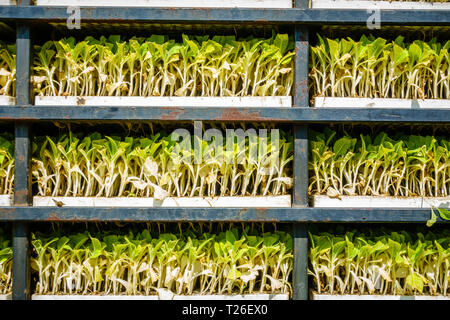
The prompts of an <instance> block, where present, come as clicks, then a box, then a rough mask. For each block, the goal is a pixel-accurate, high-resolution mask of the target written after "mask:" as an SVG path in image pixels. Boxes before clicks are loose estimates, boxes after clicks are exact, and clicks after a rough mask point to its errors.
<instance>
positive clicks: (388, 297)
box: [312, 293, 450, 300]
mask: <svg viewBox="0 0 450 320" xmlns="http://www.w3.org/2000/svg"><path fill="white" fill-rule="evenodd" d="M312 300H450V296H426V295H424V296H394V295H377V294H374V295H371V294H363V295H357V294H317V293H313V294H312Z"/></svg>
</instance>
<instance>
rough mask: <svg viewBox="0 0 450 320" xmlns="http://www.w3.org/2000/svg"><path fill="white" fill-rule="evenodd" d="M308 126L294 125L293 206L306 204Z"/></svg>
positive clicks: (305, 205) (304, 205)
mask: <svg viewBox="0 0 450 320" xmlns="http://www.w3.org/2000/svg"><path fill="white" fill-rule="evenodd" d="M308 153H309V151H308V126H306V125H296V126H294V193H293V199H292V200H293V201H292V204H293V206H295V207H307V206H308V185H309V173H308Z"/></svg>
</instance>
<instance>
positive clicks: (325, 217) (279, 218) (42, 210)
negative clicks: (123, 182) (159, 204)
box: [0, 206, 449, 223]
mask: <svg viewBox="0 0 450 320" xmlns="http://www.w3.org/2000/svg"><path fill="white" fill-rule="evenodd" d="M430 212H431V211H430V209H409V208H408V209H389V208H388V209H380V208H363V209H344V208H294V207H292V208H129V207H128V208H103V207H93V208H92V207H85V208H83V207H64V206H63V207H18V206H15V207H0V221H88V222H89V221H91V222H96V221H129V222H131V221H141V222H145V221H160V222H164V221H166V222H170V221H173V222H182V221H217V222H219V221H236V222H240V221H242V222H246V221H247V222H253V221H261V222H287V223H328V222H340V223H359V222H383V223H384V222H386V223H388V222H411V223H425V222H426V221H428V219H429V218H430ZM438 222H439V223H441V222H443V223H449V222H448V221H443V220H442V219H441V218H438Z"/></svg>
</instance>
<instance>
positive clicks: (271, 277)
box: [31, 225, 293, 295]
mask: <svg viewBox="0 0 450 320" xmlns="http://www.w3.org/2000/svg"><path fill="white" fill-rule="evenodd" d="M158 227H159V225H158ZM220 229H222V231H220V232H212V230H211V225H210V230H209V232H207V231H206V230H202V226H201V225H200V226H199V227H194V226H193V225H192V226H191V227H182V226H181V225H180V226H179V234H174V233H167V232H165V231H163V230H160V231H158V232H149V230H142V229H140V231H137V232H133V231H129V232H128V233H127V234H126V235H123V234H121V233H120V232H117V231H115V232H98V233H95V234H92V233H89V232H88V231H85V232H83V233H77V234H69V235H67V236H62V235H60V234H59V233H56V234H51V235H41V234H33V235H32V239H33V240H32V246H33V257H32V262H31V263H32V268H33V270H34V272H35V273H36V275H37V277H38V282H37V286H36V293H38V294H113V295H117V294H126V295H150V294H156V293H157V292H160V291H161V290H169V291H171V292H172V293H174V294H179V295H192V294H203V295H205V294H236V293H240V294H243V293H257V292H262V293H292V286H291V284H290V282H289V277H290V274H291V271H292V267H293V256H292V237H291V235H290V234H288V233H285V232H283V231H275V232H265V233H264V232H263V231H262V230H263V229H260V228H254V227H252V228H251V229H250V227H249V226H245V227H244V226H243V227H242V228H236V227H232V226H231V225H230V227H229V228H226V229H225V230H223V226H221V228H220Z"/></svg>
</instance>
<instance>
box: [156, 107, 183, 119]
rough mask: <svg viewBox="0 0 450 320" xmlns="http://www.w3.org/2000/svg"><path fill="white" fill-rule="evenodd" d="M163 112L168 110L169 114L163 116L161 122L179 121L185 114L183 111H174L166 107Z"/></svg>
mask: <svg viewBox="0 0 450 320" xmlns="http://www.w3.org/2000/svg"><path fill="white" fill-rule="evenodd" d="M163 110H167V113H164V114H163V115H161V120H177V119H178V117H179V115H180V114H183V111H182V110H180V109H178V108H177V109H174V108H169V107H165V108H163Z"/></svg>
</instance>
